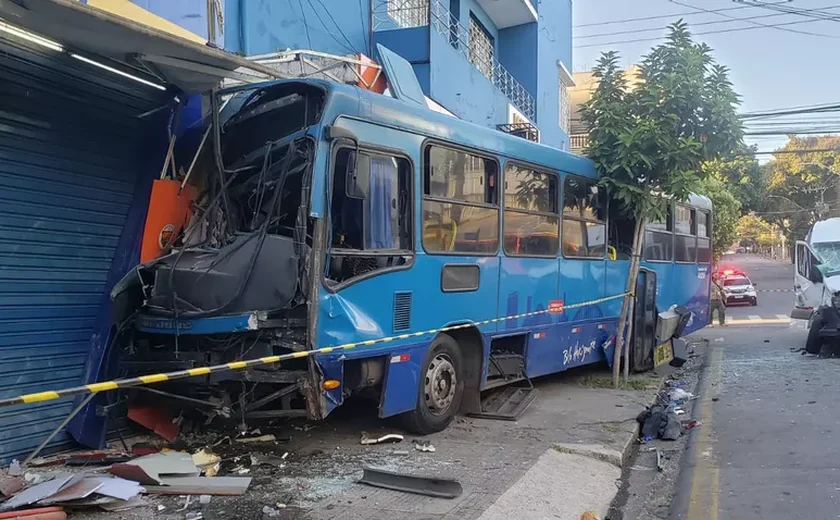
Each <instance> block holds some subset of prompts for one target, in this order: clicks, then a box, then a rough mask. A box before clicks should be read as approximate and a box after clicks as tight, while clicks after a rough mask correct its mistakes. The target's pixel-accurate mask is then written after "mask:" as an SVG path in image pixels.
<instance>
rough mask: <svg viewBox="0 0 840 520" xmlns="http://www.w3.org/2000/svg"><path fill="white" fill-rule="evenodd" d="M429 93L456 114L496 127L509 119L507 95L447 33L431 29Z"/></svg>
mask: <svg viewBox="0 0 840 520" xmlns="http://www.w3.org/2000/svg"><path fill="white" fill-rule="evenodd" d="M430 40H431V42H430V43H431V52H430V56H431V61H430V64H429V65H430V72H429V82H430V94H428V96H429V97H430V98H432V99H434V100H435V101H437V102H438V103H440V104H441V105H443V106H444V107H446V108H447V110H449V111H450V112H452V113H454V114H455V115H456V116H458V117H460V118H462V119H466V120H467V121H471V122H473V123H477V124H479V125H484V126H489V127H492V128H495V127H496V125H497V124H499V123H505V122H507V106H508V103H509V102H508V99H507V97H505V95H504V94H502V92H501V91H500V90H499V89H498V88H496V86H495V85H493V83H491V82H490V80H489V79H487V77H485V76H484V75H483V74H482V73H480V72H479V71H478V69H476V68H475V67H474V66H473V65H472V64H471V63H470V62H469V61H467V58H466V57H465V56H464V55H463V54H461V53H460V52H459V51H458V50H456V49H454V48H453V47H452V46H451V45H450V44H449V41H448V39H447V38H446V37H445V36H442V35H440V34H438V33H437V32H435V31H432V32H431V35H430Z"/></svg>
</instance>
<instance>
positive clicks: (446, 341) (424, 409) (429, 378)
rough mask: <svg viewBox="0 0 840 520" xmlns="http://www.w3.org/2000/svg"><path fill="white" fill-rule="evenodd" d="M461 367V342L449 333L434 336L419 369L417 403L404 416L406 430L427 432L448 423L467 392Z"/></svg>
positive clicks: (421, 433)
mask: <svg viewBox="0 0 840 520" xmlns="http://www.w3.org/2000/svg"><path fill="white" fill-rule="evenodd" d="M462 367H463V358H462V356H461V349H460V348H459V347H458V342H457V341H455V339H453V338H452V336H449V335H446V334H441V335H439V336H438V337H437V338H435V339H434V341H433V342H432V345H431V346H430V347H429V350H428V351H427V352H426V358H425V359H424V361H423V368H422V369H421V371H420V385H419V386H420V389H419V395H418V396H417V406H416V408H415V409H414V410H412V411H410V412H407V413H405V414H404V415H403V417H402V419H403V426H404V427H405V429H406V430H408V431H409V432H411V433H415V434H418V435H428V434H430V433H436V432H439V431H441V430H444V429H446V427H447V426H449V423H451V422H452V420H453V419H454V418H455V415H456V414H457V413H458V409H459V408H460V407H461V398H462V397H463V395H464V378H463V369H462Z"/></svg>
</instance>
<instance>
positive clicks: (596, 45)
mask: <svg viewBox="0 0 840 520" xmlns="http://www.w3.org/2000/svg"><path fill="white" fill-rule="evenodd" d="M805 23H814V21H813V20H799V21H796V22H785V23H778V24H771V25H768V26H767V27H737V28H732V29H720V30H717V31H705V32H699V33H694V34H693V36H704V35H707V34H724V33H731V32H739V31H740V32H746V31H754V30H756V29H769V28H774V27H787V26H790V25H801V24H805ZM665 38H666V36H657V37H653V38H636V39H633V40H618V41H613V42H602V43H588V44H586V45H576V46H574V48H575V49H584V48H587V47H605V46H607V45H619V44H623V43H639V42H653V41H659V40H664V39H665Z"/></svg>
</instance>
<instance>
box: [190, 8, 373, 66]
mask: <svg viewBox="0 0 840 520" xmlns="http://www.w3.org/2000/svg"><path fill="white" fill-rule="evenodd" d="M193 1H196V0H193ZM201 1H204V0H201ZM243 26H244V27H245V30H244V31H243ZM225 32H226V33H227V39H226V42H227V46H226V48H227V49H228V50H230V51H235V52H241V53H243V54H246V55H253V54H264V53H268V52H276V51H282V50H285V49H286V48H291V49H313V50H317V51H321V52H327V53H331V54H355V53H358V52H362V53H365V54H370V41H369V34H370V2H369V0H362V1H361V2H359V1H352V0H225Z"/></svg>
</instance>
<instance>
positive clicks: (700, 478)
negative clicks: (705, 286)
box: [686, 347, 723, 520]
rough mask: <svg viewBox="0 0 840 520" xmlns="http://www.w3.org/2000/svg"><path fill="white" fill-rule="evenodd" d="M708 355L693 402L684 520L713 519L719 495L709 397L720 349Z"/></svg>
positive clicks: (717, 376) (716, 385)
mask: <svg viewBox="0 0 840 520" xmlns="http://www.w3.org/2000/svg"><path fill="white" fill-rule="evenodd" d="M710 356H711V357H710V358H709V367H708V369H707V374H706V377H707V378H708V379H707V381H706V383H707V384H706V385H705V386H704V387H703V388H702V390H701V393H700V395H699V396H698V397H699V399H698V401H697V416H698V417H699V419H700V422H701V423H702V426H701V427H700V428H699V429H697V430H695V433H694V434H695V435H697V442H696V443H695V444H694V449H693V451H694V463H695V464H694V469H693V471H692V476H691V495H690V498H689V502H688V514H687V515H686V519H687V520H717V518H718V507H719V505H720V504H719V498H720V467H719V465H718V456H717V453H716V452H715V449H716V448H717V439H716V438H715V435H714V428H713V426H712V419H713V417H714V414H713V412H712V406H713V405H712V399H713V398H715V397H717V396H718V395H719V393H720V384H721V364H722V361H723V349H722V348H720V347H715V348H714V350H712V352H711V354H710Z"/></svg>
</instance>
